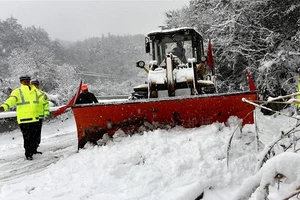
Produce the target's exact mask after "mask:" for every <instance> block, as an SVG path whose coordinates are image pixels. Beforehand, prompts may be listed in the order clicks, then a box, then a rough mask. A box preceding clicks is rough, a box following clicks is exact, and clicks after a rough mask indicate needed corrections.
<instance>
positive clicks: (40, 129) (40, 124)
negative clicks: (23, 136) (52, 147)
mask: <svg viewBox="0 0 300 200" xmlns="http://www.w3.org/2000/svg"><path fill="white" fill-rule="evenodd" d="M42 126H43V120H42V119H40V121H39V133H38V135H37V137H36V142H37V144H38V146H39V145H40V143H41V134H42Z"/></svg>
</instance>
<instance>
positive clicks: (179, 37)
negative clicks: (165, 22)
mask: <svg viewBox="0 0 300 200" xmlns="http://www.w3.org/2000/svg"><path fill="white" fill-rule="evenodd" d="M145 48H146V53H150V55H151V56H152V60H151V61H150V62H149V66H147V67H146V66H145V62H144V61H138V62H137V63H136V65H137V67H140V68H143V69H144V70H145V71H146V72H147V73H148V80H147V82H146V84H143V85H139V86H137V87H135V88H134V93H132V96H131V97H132V98H133V99H135V98H160V97H173V96H187V95H197V94H203V93H214V92H215V87H214V81H213V80H212V76H211V75H212V74H211V73H210V72H209V68H208V67H207V66H206V65H205V62H206V57H205V56H204V50H203V39H202V36H201V35H200V34H199V33H198V32H197V31H196V30H195V29H194V28H188V27H184V28H176V29H168V30H160V31H153V32H150V33H149V34H148V37H146V38H145Z"/></svg>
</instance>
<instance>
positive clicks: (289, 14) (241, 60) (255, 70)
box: [0, 0, 300, 104]
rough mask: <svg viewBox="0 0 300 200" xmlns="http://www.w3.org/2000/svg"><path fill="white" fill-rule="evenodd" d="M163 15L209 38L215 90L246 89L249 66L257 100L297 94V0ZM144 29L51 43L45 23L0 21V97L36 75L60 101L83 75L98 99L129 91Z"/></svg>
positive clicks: (224, 2) (205, 1) (137, 74)
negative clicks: (29, 24)
mask: <svg viewBox="0 0 300 200" xmlns="http://www.w3.org/2000/svg"><path fill="white" fill-rule="evenodd" d="M165 16H166V21H165V26H166V27H167V28H176V27H181V26H188V27H195V28H196V29H197V30H198V31H199V32H200V33H201V34H202V35H203V38H204V42H205V46H206V45H207V43H208V40H209V39H211V41H212V48H213V54H214V60H215V68H216V74H217V81H218V82H217V88H218V91H219V92H233V91H240V90H248V82H247V78H246V75H245V70H246V69H248V71H249V72H250V74H251V76H252V78H253V79H254V81H255V84H256V86H257V88H258V91H259V94H260V98H261V99H265V98H267V97H269V96H279V95H282V94H285V93H287V94H290V93H293V92H295V91H297V80H298V73H297V69H298V67H300V1H299V0H286V1H282V0H264V1H262V0H191V1H190V3H189V5H188V6H184V7H182V8H180V9H177V10H170V11H167V12H166V13H165ZM99 20H101V19H99ZM136 28H138V26H137V27H136ZM150 31H152V30H149V32H150ZM146 34H147V33H145V35H123V36H120V35H111V34H108V35H101V36H99V37H93V38H86V39H85V40H83V41H77V42H69V41H61V40H51V39H50V38H49V35H48V33H47V32H46V31H45V30H44V29H43V28H42V27H35V26H32V27H22V25H20V24H19V23H18V19H15V18H14V17H13V16H12V17H11V18H8V19H5V20H1V19H0V74H1V76H0V101H1V102H3V101H4V100H5V99H6V98H7V97H8V96H9V94H10V92H11V91H12V90H13V89H14V88H16V87H18V85H19V76H20V75H23V74H28V75H30V76H31V77H32V78H34V79H39V80H40V81H41V87H42V90H43V91H45V92H47V93H48V94H59V98H60V103H61V104H64V103H67V102H68V100H69V99H70V97H71V96H72V95H73V94H74V93H75V90H76V87H77V86H78V84H79V80H80V79H82V80H83V82H84V83H87V84H88V85H89V88H90V90H91V91H92V92H93V93H95V94H96V95H97V96H102V95H103V96H106V95H121V94H128V95H129V94H130V93H131V92H133V87H135V86H137V85H139V84H143V83H144V82H145V80H147V75H146V73H145V72H144V71H143V70H141V69H139V68H136V67H135V63H136V62H137V61H138V60H146V61H150V56H149V55H148V54H146V53H145V49H144V41H145V36H146Z"/></svg>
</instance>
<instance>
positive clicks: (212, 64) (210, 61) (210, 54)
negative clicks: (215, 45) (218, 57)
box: [206, 40, 214, 68]
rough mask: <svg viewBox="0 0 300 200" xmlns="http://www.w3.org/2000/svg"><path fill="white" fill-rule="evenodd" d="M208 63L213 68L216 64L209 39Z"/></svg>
mask: <svg viewBox="0 0 300 200" xmlns="http://www.w3.org/2000/svg"><path fill="white" fill-rule="evenodd" d="M206 65H207V66H209V67H211V68H213V66H214V58H213V55H212V48H211V42H210V40H208V46H207V62H206Z"/></svg>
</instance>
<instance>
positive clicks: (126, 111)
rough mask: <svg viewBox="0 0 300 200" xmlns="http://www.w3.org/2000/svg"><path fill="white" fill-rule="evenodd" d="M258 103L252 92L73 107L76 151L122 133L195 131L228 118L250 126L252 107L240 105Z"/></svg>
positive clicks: (252, 121) (255, 95) (255, 94)
mask: <svg viewBox="0 0 300 200" xmlns="http://www.w3.org/2000/svg"><path fill="white" fill-rule="evenodd" d="M242 98H246V99H248V100H257V93H256V92H254V91H252V92H251V91H250V92H240V93H231V94H211V95H199V96H190V97H173V98H164V99H143V100H132V101H131V100H127V101H121V102H110V103H99V104H85V105H74V106H73V107H72V110H73V113H74V116H75V121H76V126H77V133H78V148H83V147H84V145H85V144H86V143H87V142H92V143H96V142H97V141H98V140H99V139H101V138H102V136H103V135H104V134H106V133H108V134H109V135H111V136H112V135H113V134H114V133H115V132H116V131H117V130H119V129H121V130H123V131H124V132H125V133H130V134H131V133H134V132H139V131H144V130H153V129H156V128H170V127H174V126H177V125H179V126H183V127H185V128H194V127H199V126H201V125H207V124H211V123H213V122H226V121H227V120H228V118H229V117H230V116H237V117H238V118H240V119H243V125H244V124H253V123H254V119H253V113H251V112H252V111H253V110H254V106H252V105H250V104H247V103H245V102H243V101H242Z"/></svg>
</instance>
